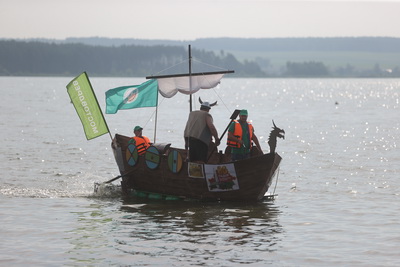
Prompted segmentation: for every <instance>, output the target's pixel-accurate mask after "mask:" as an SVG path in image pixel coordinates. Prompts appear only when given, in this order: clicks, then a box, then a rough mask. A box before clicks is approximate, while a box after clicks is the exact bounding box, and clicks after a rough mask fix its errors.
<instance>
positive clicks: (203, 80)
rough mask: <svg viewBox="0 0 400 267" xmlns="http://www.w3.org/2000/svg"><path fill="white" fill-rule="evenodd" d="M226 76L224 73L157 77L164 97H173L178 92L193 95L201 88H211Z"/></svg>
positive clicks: (159, 88)
mask: <svg viewBox="0 0 400 267" xmlns="http://www.w3.org/2000/svg"><path fill="white" fill-rule="evenodd" d="M223 76H224V74H223V73H217V74H205V75H192V76H179V77H166V78H161V77H160V78H157V81H158V90H159V92H160V94H161V95H162V96H163V97H166V98H171V97H173V96H174V95H176V93H177V92H180V93H182V94H186V95H191V94H194V93H196V92H197V91H199V90H200V89H210V88H214V87H215V86H217V85H218V84H219V82H220V80H221V79H222V77H223Z"/></svg>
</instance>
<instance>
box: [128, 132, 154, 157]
mask: <svg viewBox="0 0 400 267" xmlns="http://www.w3.org/2000/svg"><path fill="white" fill-rule="evenodd" d="M142 130H143V128H142V127H140V126H136V127H135V128H134V129H133V133H134V134H135V136H134V137H132V139H133V140H135V145H136V149H137V151H138V154H139V155H143V154H144V153H145V152H146V149H147V148H148V147H149V146H150V145H151V142H150V139H149V138H148V137H146V136H143V135H142Z"/></svg>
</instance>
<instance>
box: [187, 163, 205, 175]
mask: <svg viewBox="0 0 400 267" xmlns="http://www.w3.org/2000/svg"><path fill="white" fill-rule="evenodd" d="M188 171H189V173H188V174H189V177H192V178H204V172H203V164H200V163H195V162H189V166H188Z"/></svg>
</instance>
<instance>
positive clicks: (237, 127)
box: [226, 120, 253, 148]
mask: <svg viewBox="0 0 400 267" xmlns="http://www.w3.org/2000/svg"><path fill="white" fill-rule="evenodd" d="M234 123H235V130H234V131H233V135H234V136H235V137H236V138H238V139H239V140H242V139H243V129H242V126H241V125H240V123H239V122H238V121H237V120H234ZM247 125H248V126H249V134H250V136H249V138H250V139H249V140H250V148H251V146H252V143H253V142H252V141H251V140H252V139H253V125H252V124H251V123H250V122H247ZM226 144H227V145H228V146H230V147H237V148H239V147H240V146H241V145H240V143H238V142H236V141H233V140H231V139H229V138H228V140H227V142H226Z"/></svg>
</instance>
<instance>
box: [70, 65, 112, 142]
mask: <svg viewBox="0 0 400 267" xmlns="http://www.w3.org/2000/svg"><path fill="white" fill-rule="evenodd" d="M67 91H68V94H69V97H70V98H71V101H72V104H74V107H75V110H76V112H77V113H78V116H79V118H80V119H81V122H82V125H83V130H84V131H85V134H86V138H87V140H90V139H93V138H96V137H99V136H101V135H103V134H106V133H108V132H109V130H108V126H107V123H106V121H105V120H104V116H103V113H102V112H101V109H100V107H99V103H98V102H97V98H96V95H95V94H94V92H93V88H92V85H91V84H90V81H89V77H88V76H87V74H86V72H83V73H82V74H81V75H79V76H78V77H76V78H75V79H73V80H72V81H71V82H70V83H69V84H68V85H67Z"/></svg>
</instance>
